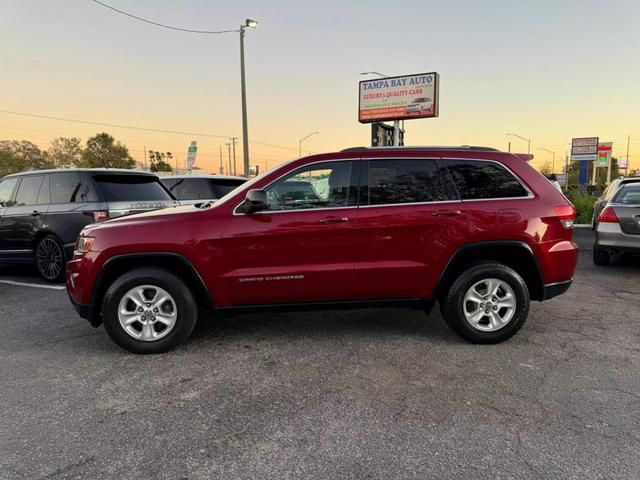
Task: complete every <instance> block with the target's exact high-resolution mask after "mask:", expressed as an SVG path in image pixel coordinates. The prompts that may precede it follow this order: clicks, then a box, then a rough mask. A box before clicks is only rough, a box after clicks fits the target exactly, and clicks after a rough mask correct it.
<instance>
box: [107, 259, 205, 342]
mask: <svg viewBox="0 0 640 480" xmlns="http://www.w3.org/2000/svg"><path fill="white" fill-rule="evenodd" d="M141 285H153V286H157V287H160V288H161V289H163V290H165V291H166V292H167V293H169V295H171V297H172V298H173V301H174V302H175V307H176V320H175V324H174V326H173V327H172V329H171V330H170V331H169V332H168V333H167V334H166V335H165V336H163V337H162V338H159V339H158V340H152V341H143V340H139V339H136V338H134V337H133V336H132V335H130V334H129V333H127V331H126V330H125V329H124V327H123V326H122V325H121V324H120V320H119V318H118V309H119V305H120V301H121V300H122V299H123V297H124V296H125V295H126V294H127V292H129V291H130V290H131V289H133V288H135V287H136V286H141ZM102 320H103V323H104V326H105V329H106V330H107V333H108V334H109V336H110V337H111V338H112V339H113V341H114V342H116V343H117V344H118V345H120V346H121V347H122V348H124V349H125V350H128V351H130V352H132V353H163V352H167V351H169V350H171V349H173V348H175V347H176V346H177V345H179V344H181V343H182V342H184V341H185V340H186V339H187V338H189V335H191V332H192V331H193V329H194V327H195V326H196V322H197V320H198V306H197V304H196V301H195V299H194V297H193V294H192V293H191V291H190V290H189V288H188V287H187V286H186V285H185V283H184V282H183V281H182V280H181V279H180V278H178V277H177V276H175V275H173V274H172V273H170V272H168V271H166V270H164V269H161V268H150V267H149V268H138V269H135V270H131V271H130V272H127V273H125V274H124V275H122V276H121V277H119V278H118V279H116V280H115V281H114V282H113V284H112V285H111V286H110V287H109V289H108V290H107V292H106V294H105V296H104V300H103V303H102Z"/></svg>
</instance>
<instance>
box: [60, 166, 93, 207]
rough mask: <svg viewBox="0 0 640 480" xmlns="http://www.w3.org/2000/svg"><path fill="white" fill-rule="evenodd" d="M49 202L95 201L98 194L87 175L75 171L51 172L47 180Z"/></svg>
mask: <svg viewBox="0 0 640 480" xmlns="http://www.w3.org/2000/svg"><path fill="white" fill-rule="evenodd" d="M49 186H50V189H51V203H76V202H97V201H98V196H97V194H96V192H95V190H94V189H93V187H92V185H91V183H90V179H89V177H88V176H84V175H83V176H80V175H79V174H78V173H77V172H64V173H52V174H51V176H50V180H49Z"/></svg>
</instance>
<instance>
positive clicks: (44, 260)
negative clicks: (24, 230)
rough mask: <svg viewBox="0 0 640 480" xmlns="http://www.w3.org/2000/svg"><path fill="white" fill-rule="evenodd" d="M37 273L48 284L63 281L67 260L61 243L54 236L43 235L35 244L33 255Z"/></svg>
mask: <svg viewBox="0 0 640 480" xmlns="http://www.w3.org/2000/svg"><path fill="white" fill-rule="evenodd" d="M33 256H34V261H35V263H36V268H37V269H38V273H39V274H40V276H41V277H42V278H44V279H45V280H46V281H47V282H50V283H61V282H64V280H65V275H66V271H67V270H66V267H67V258H66V255H65V253H64V247H63V245H62V242H61V241H60V240H58V237H56V236H55V235H45V236H44V237H42V238H41V239H40V240H38V243H37V244H36V248H35V250H34V253H33Z"/></svg>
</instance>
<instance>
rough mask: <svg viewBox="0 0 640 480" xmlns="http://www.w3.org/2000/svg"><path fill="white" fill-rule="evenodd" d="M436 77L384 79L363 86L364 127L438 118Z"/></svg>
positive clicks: (360, 117) (361, 116)
mask: <svg viewBox="0 0 640 480" xmlns="http://www.w3.org/2000/svg"><path fill="white" fill-rule="evenodd" d="M439 78H440V76H439V75H438V74H437V73H435V72H434V73H421V74H417V75H406V76H401V77H385V78H377V79H375V80H365V81H362V82H360V101H359V104H358V120H359V121H360V122H361V123H371V122H382V121H385V120H409V119H412V118H430V117H437V116H438V90H439V85H438V83H439Z"/></svg>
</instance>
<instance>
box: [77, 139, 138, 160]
mask: <svg viewBox="0 0 640 480" xmlns="http://www.w3.org/2000/svg"><path fill="white" fill-rule="evenodd" d="M135 165H136V162H135V160H134V159H133V158H131V155H129V150H128V149H127V147H126V146H125V145H123V144H121V143H120V142H116V141H115V139H114V138H113V137H112V136H111V135H109V134H108V133H104V132H103V133H98V134H97V135H95V136H93V137H91V138H90V139H89V140H87V146H86V148H85V149H84V151H83V152H82V158H81V161H80V165H78V166H81V167H88V168H98V167H102V168H134V167H135Z"/></svg>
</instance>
